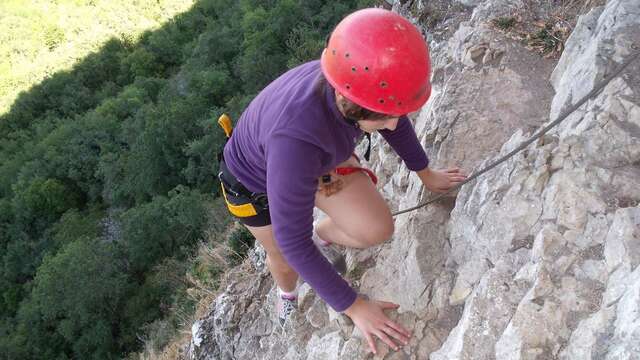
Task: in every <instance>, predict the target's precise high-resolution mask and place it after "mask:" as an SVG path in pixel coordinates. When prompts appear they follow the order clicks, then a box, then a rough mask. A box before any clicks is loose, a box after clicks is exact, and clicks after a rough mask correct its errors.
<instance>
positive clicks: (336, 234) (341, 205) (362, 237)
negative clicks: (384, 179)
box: [316, 158, 394, 249]
mask: <svg viewBox="0 0 640 360" xmlns="http://www.w3.org/2000/svg"><path fill="white" fill-rule="evenodd" d="M354 161H355V159H353V158H352V159H349V160H348V161H347V162H346V164H347V165H354V164H353V162H354ZM356 164H357V163H356ZM344 165H345V163H343V164H341V166H344ZM342 180H343V187H342V190H340V191H339V192H337V193H335V194H333V195H331V196H329V197H327V196H325V195H323V194H320V193H319V194H318V195H316V206H317V207H319V208H320V209H322V211H324V212H325V213H326V214H327V215H329V218H327V219H324V220H322V221H321V222H320V223H319V224H318V225H317V226H316V231H317V233H318V235H319V236H320V237H321V238H322V239H324V240H326V241H329V242H332V243H336V244H340V245H344V246H348V247H353V248H361V249H362V248H368V247H371V246H375V245H378V244H380V243H382V242H384V241H386V240H388V239H390V238H391V236H392V235H393V230H394V225H393V218H392V217H391V212H390V211H389V207H388V206H387V203H386V202H385V200H384V199H383V198H382V196H381V195H380V193H379V192H378V190H376V188H375V186H374V185H373V183H372V182H371V180H370V179H369V177H368V176H367V175H365V174H364V173H361V172H359V173H354V174H351V175H347V176H344V177H342Z"/></svg>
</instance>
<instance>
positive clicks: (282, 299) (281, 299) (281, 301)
mask: <svg viewBox="0 0 640 360" xmlns="http://www.w3.org/2000/svg"><path fill="white" fill-rule="evenodd" d="M297 309H298V298H297V297H296V296H287V295H280V296H278V301H277V302H276V311H277V312H278V321H280V326H284V324H286V323H287V320H288V319H289V317H290V316H291V314H292V313H293V312H294V311H295V310H297Z"/></svg>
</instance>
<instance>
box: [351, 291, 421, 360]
mask: <svg viewBox="0 0 640 360" xmlns="http://www.w3.org/2000/svg"><path fill="white" fill-rule="evenodd" d="M398 307H399V305H397V304H394V303H390V302H386V301H369V300H365V299H363V298H361V297H358V298H357V299H356V301H355V302H354V303H353V304H351V306H349V307H348V308H347V309H346V310H345V311H344V314H345V315H347V316H349V317H350V318H351V320H353V323H354V324H355V325H356V326H357V327H358V329H360V331H362V334H363V335H364V337H365V339H366V340H367V342H368V343H369V347H370V348H371V351H372V352H373V353H374V354H377V351H376V343H375V340H374V338H373V336H374V335H375V336H377V337H378V338H379V339H380V340H382V341H383V342H384V343H385V344H387V345H389V347H391V348H392V349H394V350H396V351H397V350H398V349H399V347H398V345H397V344H396V343H395V342H394V341H393V340H391V338H395V339H396V340H397V341H398V342H399V343H400V344H402V345H407V344H408V343H409V338H410V337H411V333H410V332H409V331H407V330H406V329H405V328H403V327H402V326H401V325H399V324H398V323H396V322H394V321H393V320H391V319H390V318H389V317H388V316H387V315H386V314H385V313H384V310H386V309H397V308H398Z"/></svg>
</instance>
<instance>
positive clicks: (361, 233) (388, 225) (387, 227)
mask: <svg viewBox="0 0 640 360" xmlns="http://www.w3.org/2000/svg"><path fill="white" fill-rule="evenodd" d="M394 230H395V227H394V224H393V219H391V218H390V219H385V220H383V221H376V223H375V224H371V226H367V227H366V228H362V229H359V230H358V231H357V234H354V235H353V236H354V237H355V238H357V239H358V241H359V242H360V245H361V246H359V247H360V248H361V249H366V248H369V247H372V246H377V245H380V244H382V243H383V242H385V241H387V240H389V239H391V237H392V236H393V232H394Z"/></svg>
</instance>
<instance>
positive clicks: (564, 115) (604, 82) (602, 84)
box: [391, 52, 640, 216]
mask: <svg viewBox="0 0 640 360" xmlns="http://www.w3.org/2000/svg"><path fill="white" fill-rule="evenodd" d="M638 56H640V52H637V53H635V54H634V55H632V56H631V57H629V59H627V60H626V61H624V62H623V63H622V65H620V67H619V68H618V69H616V70H615V71H614V72H613V73H611V74H610V75H609V76H606V77H605V78H604V79H603V80H602V81H601V82H599V83H598V84H597V85H596V86H595V87H594V88H593V90H591V91H590V92H589V93H588V94H587V95H585V96H584V97H582V98H581V99H580V100H579V101H578V102H577V103H575V104H574V105H572V106H571V107H569V108H568V109H567V110H566V111H565V112H563V113H562V114H560V116H559V117H558V118H557V119H556V120H554V121H553V122H551V123H550V124H549V125H547V126H545V127H544V128H543V129H542V130H540V131H539V132H537V133H536V134H534V135H533V136H532V137H531V138H529V139H528V140H526V141H524V142H523V143H522V144H520V145H519V146H518V147H517V148H515V149H513V150H512V151H511V152H509V153H508V154H506V155H504V156H503V157H501V158H499V159H498V160H496V161H495V162H493V163H492V164H490V165H488V166H487V167H485V168H484V169H482V170H479V171H478V172H476V173H475V174H473V175H471V176H469V177H468V178H467V179H466V180H465V181H463V182H461V183H460V184H458V185H456V186H454V187H452V188H451V189H449V190H448V191H447V192H445V193H442V194H439V195H437V196H435V197H433V198H431V199H429V200H427V201H425V202H424V203H422V204H419V205H416V206H414V207H410V208H408V209H404V210H399V211H396V212H394V213H392V214H391V215H392V216H396V215H400V214H404V213H407V212H409V211H413V210H417V209H419V208H421V207H424V206H427V205H429V204H431V203H433V202H436V201H438V200H440V199H442V198H443V197H445V196H447V195H448V194H451V193H452V192H454V191H456V190H458V189H459V188H460V187H461V186H462V185H464V184H466V183H468V182H470V181H472V180H475V179H476V178H477V177H479V176H480V175H482V174H484V173H486V172H487V171H489V170H491V169H493V168H494V167H496V166H498V165H500V164H501V163H503V162H505V161H507V160H508V159H509V158H511V157H512V156H514V155H515V154H517V153H518V152H520V151H522V150H523V149H524V148H526V147H527V146H529V144H531V143H532V142H534V141H536V140H537V139H539V138H540V137H542V136H543V135H544V134H546V133H547V132H548V131H549V130H551V129H552V128H553V127H555V126H556V125H558V124H560V123H561V122H562V121H563V120H564V119H566V118H567V117H568V116H569V115H571V114H572V113H573V112H574V111H576V110H578V108H579V107H580V106H582V105H583V104H584V103H585V102H587V100H589V99H591V98H592V97H594V96H595V95H596V94H598V93H599V92H600V91H601V90H602V89H604V87H605V86H607V84H609V82H611V80H613V79H614V78H616V77H617V76H618V75H620V73H621V72H622V71H623V70H624V69H625V68H626V67H627V66H629V64H631V63H632V62H634V61H635V60H636V59H637V58H638Z"/></svg>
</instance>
